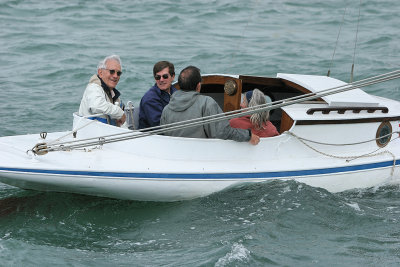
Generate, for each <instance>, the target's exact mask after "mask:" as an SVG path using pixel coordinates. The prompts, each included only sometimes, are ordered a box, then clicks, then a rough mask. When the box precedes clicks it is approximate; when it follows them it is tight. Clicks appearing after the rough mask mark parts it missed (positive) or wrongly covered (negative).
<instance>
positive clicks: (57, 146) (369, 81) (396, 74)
mask: <svg viewBox="0 0 400 267" xmlns="http://www.w3.org/2000/svg"><path fill="white" fill-rule="evenodd" d="M398 78H400V70H396V71H393V72H389V73H386V74H382V75H377V76H374V77H370V78H366V79H363V80H360V81H358V82H354V83H350V84H345V85H342V86H337V87H333V88H328V89H325V90H321V91H319V92H315V93H309V94H305V95H300V96H296V97H292V98H288V99H283V100H278V101H275V102H272V103H267V104H264V105H259V106H255V107H251V108H246V109H242V112H238V111H237V110H235V111H231V112H226V113H220V114H216V115H211V116H207V117H202V118H196V119H191V120H186V121H181V122H176V123H171V124H166V125H162V126H157V127H150V128H147V129H142V131H144V132H138V131H137V130H136V131H129V132H124V133H120V134H113V135H108V136H101V137H94V138H87V139H80V140H73V141H68V142H60V143H53V144H51V145H49V144H46V143H40V144H37V145H36V146H35V147H34V148H32V152H33V153H35V154H44V153H46V152H49V151H62V150H70V149H74V148H82V147H87V146H93V145H103V144H105V143H112V142H118V141H124V140H130V139H136V138H141V137H146V136H150V135H154V134H159V133H164V132H168V131H172V130H177V129H182V128H188V127H194V126H199V125H203V124H208V123H213V122H218V121H221V120H228V119H231V118H236V117H241V116H245V115H249V114H253V113H256V112H261V111H267V110H272V109H277V108H280V107H283V106H288V105H293V104H296V103H300V102H304V101H308V100H313V99H316V98H320V97H324V96H327V95H331V94H336V93H340V92H345V91H348V90H352V89H356V88H360V87H365V86H369V85H373V84H376V83H380V82H385V81H389V80H393V79H398ZM117 136H119V137H117ZM109 137H110V138H109ZM107 138H109V139H107Z"/></svg>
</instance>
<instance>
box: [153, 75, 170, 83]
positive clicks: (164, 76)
mask: <svg viewBox="0 0 400 267" xmlns="http://www.w3.org/2000/svg"><path fill="white" fill-rule="evenodd" d="M161 77H163V78H164V79H168V77H169V75H168V74H163V75H162V76H161V75H156V76H154V79H156V80H157V81H158V80H161Z"/></svg>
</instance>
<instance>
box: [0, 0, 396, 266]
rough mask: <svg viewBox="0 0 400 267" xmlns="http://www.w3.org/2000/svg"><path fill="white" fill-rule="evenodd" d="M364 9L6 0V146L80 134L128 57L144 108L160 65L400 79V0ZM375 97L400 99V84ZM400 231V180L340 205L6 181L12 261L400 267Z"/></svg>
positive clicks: (254, 189)
mask: <svg viewBox="0 0 400 267" xmlns="http://www.w3.org/2000/svg"><path fill="white" fill-rule="evenodd" d="M359 5H360V1H350V0H348V1H344V0H343V1H342V0H337V1H333V0H328V1H316V0H304V1H261V0H259V1H240V0H229V1H228V0H214V1H205V0H194V1H179V0H177V1H169V0H164V1H152V0H146V1H144V0H142V1H141V0H137V1H118V0H117V1H100V0H99V1H79V0H72V1H47V2H43V1H36V0H26V1H22V0H15V1H0V25H1V27H0V66H2V70H1V71H0V90H1V92H2V96H3V98H2V101H1V102H2V103H1V105H0V136H7V135H17V134H27V133H39V132H42V131H47V132H53V131H64V130H68V129H71V124H72V116H71V113H72V112H74V111H76V110H77V109H78V107H79V102H80V99H81V96H82V93H83V91H84V88H85V86H86V84H87V82H88V79H89V78H90V76H91V75H92V74H94V73H95V72H96V66H97V63H98V61H100V60H101V59H102V58H104V57H105V56H107V55H110V54H118V55H120V56H121V59H122V63H123V72H124V73H123V76H122V78H121V81H120V83H119V84H118V89H119V90H120V91H121V92H122V94H123V99H124V100H125V101H128V100H131V101H133V102H134V103H135V106H136V107H137V106H138V103H139V101H140V98H141V96H142V95H143V94H144V93H145V92H146V90H147V89H148V88H149V87H151V86H152V84H153V83H154V80H153V78H152V68H153V65H154V63H155V62H157V61H159V60H169V61H171V62H173V63H174V64H175V67H176V72H177V73H179V71H180V70H181V69H183V68H184V67H186V66H187V65H195V66H198V67H199V68H200V69H201V70H202V73H231V74H251V75H262V76H269V77H275V75H276V73H278V72H284V73H300V74H316V75H326V73H327V72H328V69H330V70H331V76H332V77H335V78H338V79H341V80H343V81H349V79H350V71H351V65H352V64H353V63H354V65H355V68H354V70H355V71H354V80H360V79H363V78H367V77H371V76H375V75H378V74H383V73H386V72H389V71H393V70H396V69H399V62H400V49H399V47H400V46H399V42H398V36H399V30H398V25H399V22H400V19H399V16H398V14H399V12H400V4H399V2H398V1H397V0H382V1H378V0H375V1H374V0H371V1H361V12H360V13H359ZM344 13H345V15H344V16H343V14H344ZM359 14H360V16H359ZM358 21H359V24H358ZM341 24H342V26H341V27H340V25H341ZM357 24H358V26H357ZM339 30H340V35H339V39H338V38H337V37H338V33H339ZM337 39H338V42H336V41H337ZM356 39H357V42H356V43H355V40H356ZM354 48H356V49H354ZM334 52H335V54H334ZM333 54H334V57H333ZM332 57H333V61H331V59H332ZM365 90H366V91H368V92H369V93H372V94H375V95H379V96H384V97H389V98H392V99H397V100H400V86H399V81H398V80H397V81H391V82H387V83H382V84H378V85H375V86H372V87H368V88H365ZM349 134H351V133H349ZM243 157H245V155H243ZM399 220H400V190H399V187H398V186H395V185H392V186H381V187H377V188H370V189H365V190H351V191H346V192H342V193H336V194H333V193H330V192H327V191H326V190H323V189H320V188H312V187H309V186H307V185H304V184H301V183H296V182H293V181H288V182H268V183H260V184H252V185H246V186H240V187H236V188H232V189H229V190H225V191H223V192H219V193H216V194H213V195H211V196H208V197H204V198H200V199H195V200H192V201H182V202H173V203H154V202H137V201H122V200H114V199H107V198H99V197H90V196H81V195H74V194H63V193H42V192H35V191H25V190H21V189H18V188H14V187H10V186H6V185H3V184H0V266H57V265H61V266H63V265H68V266H248V265H249V266H342V265H344V266H398V265H399V263H400V230H399Z"/></svg>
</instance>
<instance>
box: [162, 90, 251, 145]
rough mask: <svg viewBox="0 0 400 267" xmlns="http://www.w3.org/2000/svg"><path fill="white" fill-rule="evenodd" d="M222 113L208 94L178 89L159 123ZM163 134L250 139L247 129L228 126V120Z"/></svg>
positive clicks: (236, 139) (241, 140)
mask: <svg viewBox="0 0 400 267" xmlns="http://www.w3.org/2000/svg"><path fill="white" fill-rule="evenodd" d="M219 113H222V110H221V108H220V107H219V106H218V104H217V102H215V100H214V99H213V98H211V97H209V96H205V95H201V94H199V93H198V92H196V91H189V92H185V91H182V90H178V91H177V92H176V93H174V95H173V96H172V97H171V101H170V102H169V104H168V105H167V106H166V107H165V108H164V110H163V112H162V115H161V125H164V124H170V123H174V122H179V121H185V120H190V119H195V118H201V117H206V116H210V115H215V114H219ZM165 135H170V136H180V137H195V138H219V139H230V140H235V141H238V142H246V141H249V140H250V137H251V134H250V131H249V130H243V129H235V128H232V127H230V126H229V122H228V120H223V121H219V122H214V123H208V124H203V125H199V126H195V127H189V128H184V129H179V130H173V131H169V132H166V133H165Z"/></svg>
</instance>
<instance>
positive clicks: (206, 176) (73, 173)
mask: <svg viewBox="0 0 400 267" xmlns="http://www.w3.org/2000/svg"><path fill="white" fill-rule="evenodd" d="M398 164H399V163H397V161H396V165H398ZM391 166H393V161H385V162H378V163H369V164H362V165H354V166H347V167H335V168H324V169H311V170H298V171H279V172H256V173H196V174H194V173H188V174H187V173H129V172H128V173H126V172H95V171H94V172H91V171H60V170H41V169H23V168H6V167H0V171H7V172H21V173H32V174H33V173H35V174H56V175H69V176H94V177H119V178H146V179H150V178H153V179H162V178H164V179H174V178H175V179H202V180H207V179H243V178H247V179H257V178H263V179H265V178H271V179H272V178H282V177H300V176H310V175H322V174H339V173H343V172H353V171H362V170H372V169H377V168H383V167H391Z"/></svg>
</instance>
